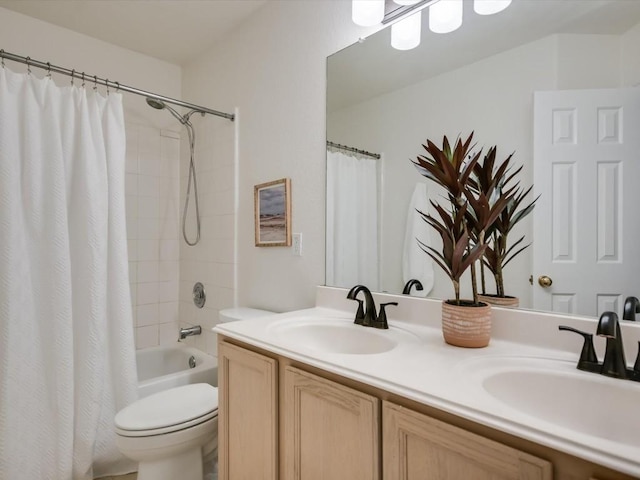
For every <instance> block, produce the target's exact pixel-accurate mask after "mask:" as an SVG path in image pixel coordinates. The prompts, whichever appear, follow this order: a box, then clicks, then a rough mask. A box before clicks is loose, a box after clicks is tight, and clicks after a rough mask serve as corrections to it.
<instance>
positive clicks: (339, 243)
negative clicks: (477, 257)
mask: <svg viewBox="0 0 640 480" xmlns="http://www.w3.org/2000/svg"><path fill="white" fill-rule="evenodd" d="M379 161H380V160H373V159H370V158H366V157H360V156H354V155H352V154H349V155H347V154H345V153H343V152H342V151H335V150H333V149H330V150H328V151H327V259H326V264H327V265H326V276H327V278H326V284H327V285H331V286H335V287H344V288H350V287H353V286H354V285H357V284H363V285H366V286H367V287H369V288H370V289H371V290H378V289H379V285H378V283H379V281H378V264H379V254H378V162H379ZM374 259H375V260H374Z"/></svg>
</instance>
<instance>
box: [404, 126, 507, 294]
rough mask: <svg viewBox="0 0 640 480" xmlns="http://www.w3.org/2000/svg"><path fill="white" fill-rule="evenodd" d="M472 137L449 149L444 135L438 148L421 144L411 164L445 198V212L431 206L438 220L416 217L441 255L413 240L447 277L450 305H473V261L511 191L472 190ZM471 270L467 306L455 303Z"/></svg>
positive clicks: (476, 157)
mask: <svg viewBox="0 0 640 480" xmlns="http://www.w3.org/2000/svg"><path fill="white" fill-rule="evenodd" d="M472 139H473V133H471V135H469V137H468V138H467V139H466V140H465V141H464V142H463V141H462V140H461V139H458V140H457V141H456V144H455V146H454V148H453V150H452V149H451V145H450V144H449V140H448V139H447V137H446V136H445V137H444V138H443V141H442V148H439V147H438V146H437V145H435V144H434V143H433V142H432V141H430V140H427V144H426V145H423V147H424V149H425V150H426V151H427V153H428V154H429V155H428V156H424V155H419V156H418V158H417V159H416V160H415V161H414V162H413V163H414V165H416V167H417V168H418V170H419V172H420V174H421V175H423V176H425V177H426V178H428V179H430V180H432V181H433V182H435V183H437V184H438V185H440V186H442V187H443V188H444V189H445V190H446V191H447V195H448V200H449V203H450V206H449V208H443V207H442V206H440V205H438V204H437V203H435V202H433V201H432V202H431V204H432V205H433V207H434V208H435V210H436V212H437V213H438V216H439V217H440V218H439V219H438V218H436V217H434V216H433V215H431V214H429V213H427V212H418V213H419V214H420V215H421V217H422V219H423V220H424V221H425V222H427V223H428V224H429V225H430V226H431V227H432V228H433V229H434V230H436V232H438V234H439V235H440V238H441V239H442V251H441V252H440V251H438V250H436V249H434V248H433V247H431V246H428V245H426V244H424V243H423V242H421V241H420V240H418V242H419V244H420V247H421V248H422V250H423V251H424V252H425V253H426V254H427V255H429V256H430V257H431V259H432V260H433V261H434V262H436V263H437V264H438V265H439V266H440V267H441V268H442V269H443V270H444V271H445V273H446V274H447V275H448V276H449V278H450V279H451V281H452V283H453V287H454V291H455V296H456V297H455V304H457V305H460V304H461V303H466V304H472V305H474V306H477V305H479V302H478V289H477V281H476V277H477V276H476V271H475V262H476V261H477V260H479V259H480V258H481V257H482V254H483V253H484V251H485V249H486V248H487V244H486V241H485V238H486V237H487V232H488V231H489V229H490V228H491V226H492V225H493V223H494V222H495V221H496V219H497V218H498V216H499V215H500V214H501V213H502V211H503V210H504V209H505V208H506V206H507V204H508V202H509V201H510V200H511V197H512V190H511V189H507V190H506V191H503V190H501V189H500V188H499V184H498V183H495V184H492V182H489V183H488V184H487V188H486V189H485V190H483V189H481V188H478V185H479V184H480V180H478V179H475V178H472V175H473V173H474V171H475V170H476V169H477V168H478V161H479V159H480V156H481V153H482V152H481V151H480V152H478V153H476V154H473V155H472V154H470V151H471V149H472V148H473V147H472V145H471V141H472ZM468 268H471V287H472V290H473V301H472V302H461V300H460V277H461V276H462V274H463V273H464V272H465V271H466V270H467V269H468Z"/></svg>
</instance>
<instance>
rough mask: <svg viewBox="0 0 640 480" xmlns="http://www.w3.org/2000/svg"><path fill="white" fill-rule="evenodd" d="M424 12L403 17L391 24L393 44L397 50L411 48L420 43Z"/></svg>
mask: <svg viewBox="0 0 640 480" xmlns="http://www.w3.org/2000/svg"><path fill="white" fill-rule="evenodd" d="M421 27H422V12H416V13H414V14H413V15H410V16H408V17H407V18H403V19H402V20H400V21H399V22H396V23H394V24H393V25H391V46H392V47H393V48H395V49H396V50H411V49H412V48H416V47H417V46H418V45H420V29H421Z"/></svg>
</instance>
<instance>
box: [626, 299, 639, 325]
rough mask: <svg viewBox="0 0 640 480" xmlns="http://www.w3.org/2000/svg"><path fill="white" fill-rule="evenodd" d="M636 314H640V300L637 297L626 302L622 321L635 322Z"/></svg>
mask: <svg viewBox="0 0 640 480" xmlns="http://www.w3.org/2000/svg"><path fill="white" fill-rule="evenodd" d="M636 313H640V300H638V298H637V297H627V298H626V299H625V301H624V308H623V312H622V319H623V320H631V321H632V322H635V321H636Z"/></svg>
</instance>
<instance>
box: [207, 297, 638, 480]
mask: <svg viewBox="0 0 640 480" xmlns="http://www.w3.org/2000/svg"><path fill="white" fill-rule="evenodd" d="M345 292H346V290H343V289H335V288H328V287H319V289H318V300H317V302H316V303H317V305H318V306H317V307H315V308H311V309H307V310H299V311H295V312H288V313H283V314H277V315H274V316H269V317H263V318H257V319H253V320H246V321H241V322H232V323H223V324H219V325H218V326H216V327H215V328H214V329H213V330H214V331H215V332H217V333H220V334H223V335H225V336H227V337H230V338H233V339H236V340H239V341H242V342H245V343H247V344H250V345H253V346H256V347H259V348H262V349H264V350H267V351H270V352H273V353H275V354H278V355H282V356H285V357H288V358H291V359H293V360H297V361H300V362H303V363H306V364H308V365H311V366H314V367H317V368H320V369H323V370H326V371H328V372H332V373H335V374H338V375H342V376H344V377H346V378H350V379H353V380H356V381H359V382H362V383H365V384H368V385H371V386H374V387H377V388H380V389H383V390H385V391H388V392H391V393H394V394H397V395H400V396H402V397H406V398H408V399H411V400H415V401H417V402H420V403H422V404H425V405H428V406H431V407H435V408H438V409H440V410H443V411H445V412H449V413H452V414H454V415H457V416H460V417H463V418H466V419H469V420H472V421H475V422H477V423H480V424H483V425H486V426H489V427H492V428H495V429H497V430H500V431H504V432H507V433H510V434H513V435H515V436H518V437H521V438H524V439H527V440H531V441H533V442H536V443H539V444H541V445H545V446H548V447H550V448H553V449H556V450H559V451H562V452H565V453H568V454H571V455H575V456H576V457H579V458H583V459H585V460H589V461H591V462H594V463H596V464H599V465H603V466H606V467H608V468H611V469H613V470H617V471H620V472H623V473H626V474H629V475H633V476H638V477H640V429H635V427H636V426H637V425H635V424H638V425H640V420H639V419H640V414H638V413H636V414H635V415H633V417H635V418H630V419H629V421H630V422H631V423H630V424H629V425H624V426H622V428H623V429H627V427H628V428H630V429H631V430H630V431H625V432H622V431H616V428H620V426H619V425H613V426H611V425H610V424H608V423H607V419H606V412H610V411H615V409H616V406H617V402H618V399H617V398H616V397H615V396H614V395H612V396H611V398H610V399H608V401H607V404H606V405H598V407H599V408H597V409H593V408H591V407H592V406H588V405H586V404H585V405H581V404H577V405H576V412H577V414H580V415H595V416H598V415H600V416H603V425H604V426H603V428H601V429H599V430H598V435H592V434H589V433H585V432H583V431H579V430H580V423H579V417H577V418H578V419H577V420H576V421H575V422H574V424H575V425H577V427H576V428H568V427H567V422H564V421H560V422H558V419H557V418H555V419H554V415H555V416H556V417H557V415H558V412H557V411H555V410H554V401H555V397H556V395H557V393H558V392H556V391H552V390H550V391H548V392H544V393H542V394H541V395H542V397H541V398H542V399H548V405H547V404H545V405H544V406H542V410H543V411H545V412H548V415H546V414H545V415H542V414H539V415H535V416H534V415H532V414H530V413H529V414H527V413H526V412H525V411H524V410H522V409H519V408H515V407H514V406H513V405H510V404H509V403H508V402H502V401H500V400H498V399H497V398H496V397H494V396H492V395H491V394H490V393H488V392H487V391H486V389H485V388H483V382H484V381H485V380H486V378H487V372H492V373H495V372H499V370H500V368H501V367H502V366H507V367H508V368H511V369H512V370H513V369H517V368H519V367H518V364H519V363H518V362H520V363H522V368H523V369H527V368H530V367H531V365H533V366H534V367H535V369H536V371H544V370H545V369H547V370H549V369H553V373H554V374H557V375H560V376H562V375H570V376H571V377H572V378H576V376H577V378H578V380H579V381H580V383H581V384H584V385H587V388H588V386H589V385H590V384H589V383H585V382H596V383H598V384H599V386H600V387H601V388H602V387H604V388H608V387H611V388H615V389H617V391H620V390H619V389H622V391H623V393H624V396H625V399H621V401H622V400H624V401H626V402H627V403H628V400H629V398H631V399H632V400H633V401H634V402H635V405H636V406H637V407H636V408H637V410H636V412H640V383H638V382H631V381H628V380H619V379H612V378H608V377H604V376H603V375H597V374H593V373H587V372H581V371H579V370H576V368H575V366H576V363H577V359H578V354H579V352H580V349H581V347H582V337H580V336H578V335H574V334H568V333H567V332H558V330H557V326H558V325H560V324H564V325H570V326H573V327H575V328H579V329H581V330H585V331H589V332H593V333H595V325H596V322H595V320H593V319H584V318H582V319H581V318H577V317H563V316H557V315H549V314H540V313H533V312H524V311H523V312H521V311H510V310H506V309H494V314H493V317H494V318H493V321H494V329H493V334H492V339H491V343H490V345H489V346H488V347H486V348H482V349H464V348H458V347H453V346H450V345H447V344H446V343H444V341H443V339H442V333H441V330H440V318H439V311H440V306H439V305H440V304H439V302H437V301H433V300H426V299H415V298H412V297H402V296H392V295H379V294H376V295H374V296H375V298H376V301H377V303H378V302H379V301H389V300H395V301H399V302H400V306H399V307H398V308H396V309H393V307H391V308H388V314H389V325H390V330H389V331H384V330H383V331H379V330H378V331H377V332H380V334H382V335H384V334H385V332H389V333H387V334H388V335H399V336H398V338H400V341H399V343H398V346H397V347H396V348H393V349H391V350H388V351H385V352H383V353H376V354H342V353H328V352H326V351H322V350H321V349H315V350H314V349H310V348H308V347H307V346H305V344H303V343H300V342H292V341H291V340H290V339H289V338H288V337H287V336H286V335H281V334H280V333H279V328H278V326H279V325H284V324H290V323H291V322H294V321H295V322H301V324H302V322H317V321H318V320H330V321H331V322H338V323H339V322H345V323H349V324H350V323H352V322H353V317H354V312H355V307H356V304H355V303H354V302H351V301H348V300H344V295H345ZM328 307H332V308H328ZM334 307H335V308H334ZM394 313H395V315H394ZM357 328H367V327H357ZM368 330H369V329H368ZM371 330H373V329H371ZM625 335H626V337H625V347H626V353H627V361H628V363H631V364H632V363H633V360H634V359H635V355H636V353H637V348H638V347H637V345H638V344H637V342H638V340H640V325H638V326H636V325H632V326H631V327H629V326H627V325H625V326H624V327H623V336H625ZM545 336H548V337H549V338H545ZM574 337H575V338H574ZM523 340H524V341H523ZM594 343H595V344H596V350H597V351H598V355H599V358H600V359H602V355H603V352H602V349H603V342H602V341H601V339H598V338H594ZM634 344H635V348H633V347H634ZM559 378H562V377H559ZM517 381H518V378H517V376H515V377H514V382H517ZM533 401H535V400H533ZM541 402H543V403H544V401H543V400H541ZM587 403H588V402H587ZM582 408H585V409H586V410H587V411H584V412H580V409H582ZM591 410H595V411H591ZM634 422H635V423H634ZM563 425H564V426H563ZM620 439H623V441H620Z"/></svg>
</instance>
